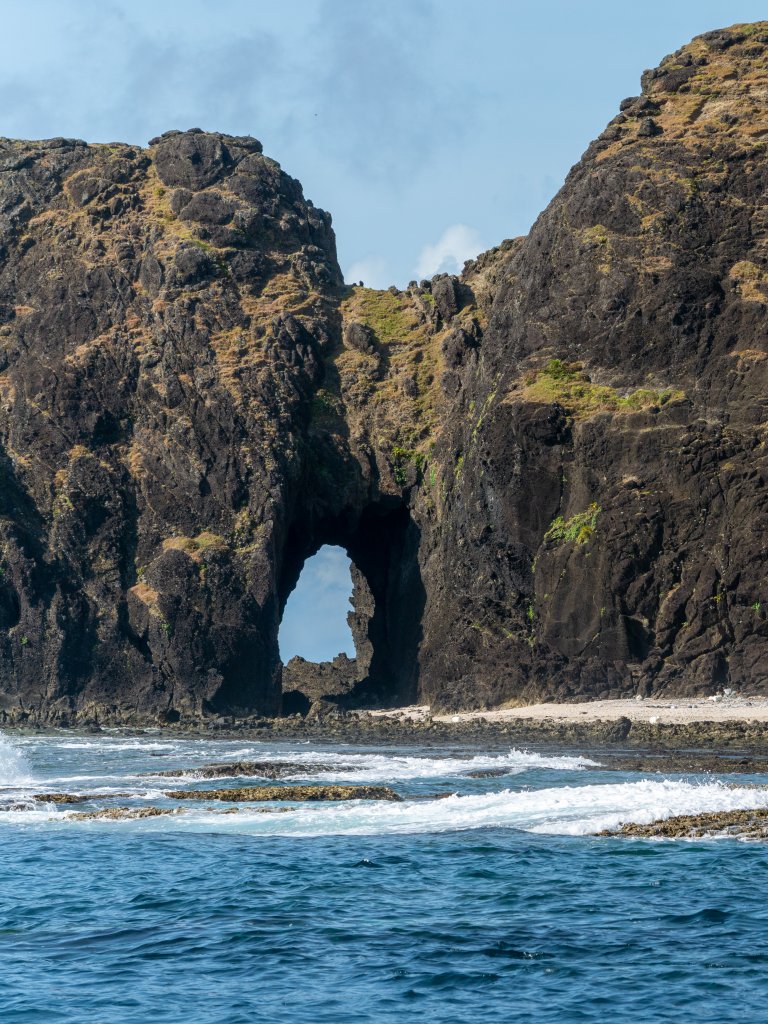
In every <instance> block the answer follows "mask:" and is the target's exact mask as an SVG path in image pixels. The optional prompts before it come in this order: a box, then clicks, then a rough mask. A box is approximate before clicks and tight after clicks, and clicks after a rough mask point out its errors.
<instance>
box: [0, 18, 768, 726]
mask: <svg viewBox="0 0 768 1024" xmlns="http://www.w3.org/2000/svg"><path fill="white" fill-rule="evenodd" d="M766 145H768V22H767V23H759V24H755V25H742V26H735V27H733V28H731V29H727V30H723V31H718V32H712V33H707V34H706V35H704V36H700V37H698V38H697V39H695V40H693V42H692V43H690V44H689V45H687V46H685V47H683V48H682V49H681V50H679V51H677V52H676V53H674V54H672V55H671V56H669V57H667V58H666V59H665V60H664V61H663V62H662V63H661V65H660V67H659V68H657V69H655V70H653V71H647V72H645V73H644V75H643V77H642V92H641V94H640V95H639V96H636V97H631V98H628V99H626V100H624V101H622V102H621V104H620V111H619V113H618V114H617V116H616V117H615V118H614V119H613V121H612V122H611V124H610V125H609V126H608V127H607V129H606V130H605V131H604V132H603V133H602V135H601V136H600V137H599V138H598V139H597V140H595V142H593V143H592V144H591V145H590V146H589V148H588V149H587V151H586V153H585V154H584V156H583V157H582V159H581V160H580V161H579V163H578V164H577V165H576V166H575V167H574V168H573V170H572V171H571V172H570V174H569V175H568V178H567V180H566V182H565V184H564V186H563V188H562V190H561V191H560V192H559V193H558V195H557V196H556V197H555V199H554V200H553V201H552V203H551V204H550V206H549V207H548V208H547V210H545V211H544V213H542V215H541V216H540V217H539V219H538V220H537V222H536V224H535V225H534V226H533V228H532V230H531V232H530V234H529V235H528V236H527V237H526V238H519V239H514V240H511V241H507V242H505V243H503V244H502V245H501V246H499V247H498V248H496V249H493V250H491V251H490V252H488V253H485V254H484V255H482V256H480V257H479V258H478V259H477V260H475V261H473V262H471V263H469V264H467V266H466V267H465V270H464V273H463V274H462V275H461V276H460V277H455V276H450V275H439V276H438V277H436V278H433V279H432V280H431V281H422V282H421V283H416V282H414V283H412V284H411V285H410V286H409V287H408V288H407V289H405V290H398V289H397V288H391V289H389V290H386V291H375V290H373V289H370V288H366V287H364V286H360V285H349V286H348V285H345V284H344V282H343V280H342V276H341V273H340V271H339V267H338V263H337V259H336V251H335V240H334V235H333V230H332V227H331V219H330V217H329V216H328V214H326V213H324V212H323V211H321V210H318V209H317V208H316V207H314V206H313V205H312V203H311V202H310V201H309V200H307V199H305V198H304V196H303V194H302V190H301V187H300V185H299V183H298V182H297V181H295V180H294V179H293V178H291V177H289V176H288V174H286V173H285V172H284V171H283V170H282V169H281V168H280V166H279V165H278V164H277V163H275V161H274V160H271V159H270V158H269V157H267V156H265V155H264V154H263V152H262V147H261V145H260V144H259V143H258V142H257V141H256V140H255V139H253V138H249V137H231V136H225V135H220V134H217V133H210V132H202V131H188V132H168V133H166V134H165V135H163V136H161V137H159V138H157V139H154V140H152V142H151V143H150V145H149V147H148V148H147V149H141V148H138V147H135V146H128V145H122V144H113V145H86V143H84V142H81V141H78V140H71V139H52V140H47V141H43V142H18V141H12V140H8V139H4V140H1V141H0V475H1V476H2V479H1V480H0V704H1V705H2V706H1V708H0V712H1V714H0V717H2V719H3V720H4V721H5V722H6V723H24V722H27V723H30V724H31V723H35V724H46V723H47V724H52V725H57V724H59V725H67V724H73V723H77V722H93V721H98V722H102V723H104V722H115V723H118V724H125V725H132V724H142V723H144V724H146V723H150V722H152V723H168V724H174V723H176V724H184V723H186V724H187V725H190V724H197V725H201V724H205V723H211V722H215V721H222V720H223V719H224V718H226V719H227V720H232V719H233V718H235V717H237V718H242V717H243V716H275V715H278V714H280V713H281V712H282V711H283V710H284V711H285V713H305V712H307V711H310V717H309V721H307V722H305V720H302V723H303V724H304V727H305V728H312V727H313V726H312V720H311V708H312V707H313V706H314V705H316V704H317V703H318V702H320V703H322V702H323V701H325V702H326V704H327V703H331V704H335V705H337V706H340V707H341V708H352V707H356V706H357V707H359V706H365V705H373V704H384V705H398V704H409V703H415V702H420V701H423V702H425V703H429V704H431V705H433V707H435V708H443V709H452V708H484V707H493V706H496V705H498V704H500V703H502V702H505V701H510V700H512V701H517V702H518V703H525V702H532V701H537V700H552V699H560V700H573V699H579V700H584V699H587V698H616V697H622V696H627V695H630V694H635V693H638V692H639V693H641V694H645V695H659V694H662V695H664V694H665V695H670V694H678V695H695V694H709V693H713V692H715V691H716V690H718V689H720V688H722V687H735V688H736V689H747V690H748V691H749V692H752V693H757V694H761V693H763V694H764V693H766V692H768V614H767V613H768V593H767V592H766V590H765V586H766V584H765V579H766V563H767V562H768V552H767V551H766V546H765V539H764V532H765V531H764V523H765V522H766V514H767V513H768V491H767V490H766V473H767V472H768V458H767V456H766V436H767V435H766V430H767V428H768V410H766V394H768V388H767V387H766V383H767V380H768V340H767V338H766V331H765V325H766V312H767V306H768V201H767V200H766V195H768V161H766ZM326 543H332V544H340V545H342V546H343V547H344V548H345V549H346V550H347V551H348V552H349V555H350V557H351V559H352V561H353V563H354V569H353V579H354V594H353V605H354V610H353V612H352V613H351V625H352V632H353V636H354V639H355V643H356V649H357V657H356V658H355V659H337V660H336V662H334V663H329V664H327V665H324V666H320V667H318V666H311V665H309V666H308V663H306V662H305V663H301V662H292V663H291V665H289V666H287V667H285V668H284V667H283V666H282V665H281V663H280V658H279V653H278V645H277V633H278V628H279V624H280V619H281V615H282V611H283V608H284V606H285V602H286V600H287V597H288V595H289V593H290V592H291V590H292V589H293V587H294V586H295V584H296V581H297V579H298V577H299V574H300V572H301V568H302V566H303V564H304V562H305V560H306V558H307V557H309V556H310V555H312V554H313V553H314V552H315V551H317V550H318V548H319V547H320V546H321V545H323V544H326ZM283 721H286V720H285V719H284V720H283ZM349 721H352V720H351V719H349ZM357 725H358V726H359V722H358V723H357ZM296 728H299V725H298V724H297V726H296ZM510 728H512V727H510ZM670 728H671V727H670Z"/></svg>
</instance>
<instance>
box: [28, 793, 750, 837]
mask: <svg viewBox="0 0 768 1024" xmlns="http://www.w3.org/2000/svg"><path fill="white" fill-rule="evenodd" d="M751 808H768V788H759V789H757V788H754V789H752V788H750V789H738V788H731V787H729V786H725V785H723V784H721V783H718V782H708V783H702V784H695V783H689V782H673V781H668V780H667V781H663V782H658V781H651V780H647V779H646V780H642V781H639V782H627V783H617V784H612V785H591V786H562V787H557V788H548V789H540V790H533V789H531V790H525V791H521V792H515V791H513V790H509V789H505V790H502V791H501V792H496V793H488V794H483V795H475V796H450V797H447V798H445V799H442V800H422V801H417V800H413V801H406V802H403V803H388V802H366V801H359V802H357V801H356V802H350V803H341V804H324V805H322V806H318V805H308V804H304V805H300V806H298V807H296V808H295V809H293V810H291V811H289V812H288V813H285V814H264V813H257V812H255V811H249V810H248V809H245V810H244V811H242V812H241V813H239V814H231V815H223V814H220V813H216V812H214V811H212V810H211V809H210V807H206V808H199V809H197V808H194V807H190V808H186V807H185V808H184V813H183V814H180V815H174V816H172V817H170V816H169V817H167V818H166V817H160V818H152V819H145V820H142V821H138V822H132V823H127V822H123V823H118V824H119V825H120V827H128V828H140V829H142V830H144V829H150V830H152V831H156V830H170V829H172V830H174V831H175V830H177V829H183V830H190V831H206V832H227V833H231V832H235V833H247V834H252V835H255V836H258V835H263V836H267V835H271V836H294V837H297V838H299V837H301V838H312V837H320V836H338V835H350V836H352V835H397V834H407V833H435V832H455V831H464V830H469V829H480V828H516V829H521V830H523V831H528V832H535V833H544V834H550V835H572V836H579V835H590V834H592V833H594V832H598V831H601V830H602V829H605V828H617V827H618V826H619V825H621V824H622V823H624V822H636V823H639V824H644V823H648V822H651V821H656V820H659V819H662V818H669V817H673V816H675V815H678V814H700V813H706V812H708V811H724V810H742V809H751ZM67 814H68V812H59V813H58V815H56V817H57V819H58V820H59V821H62V822H65V821H66V817H67ZM8 817H9V818H10V817H14V818H17V819H18V818H21V819H23V820H39V814H38V813H37V812H34V813H32V812H26V811H22V812H18V814H11V815H8ZM87 824H90V823H87ZM107 824H108V825H109V827H116V826H115V823H107Z"/></svg>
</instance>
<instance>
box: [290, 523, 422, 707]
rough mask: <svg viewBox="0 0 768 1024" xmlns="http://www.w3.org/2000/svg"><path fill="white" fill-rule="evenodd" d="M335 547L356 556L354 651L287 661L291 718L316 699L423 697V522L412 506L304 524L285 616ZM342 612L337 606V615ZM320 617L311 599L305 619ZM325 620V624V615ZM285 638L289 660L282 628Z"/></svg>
mask: <svg viewBox="0 0 768 1024" xmlns="http://www.w3.org/2000/svg"><path fill="white" fill-rule="evenodd" d="M329 546H330V547H336V548H341V549H343V551H344V552H345V553H346V556H347V558H348V559H349V562H348V565H349V573H350V577H351V595H350V604H351V609H350V610H348V612H347V623H348V627H349V632H350V634H351V639H352V643H353V645H354V649H353V650H352V651H351V652H350V653H348V652H347V651H341V652H339V653H338V654H337V655H336V656H335V657H333V658H331V659H329V660H325V661H312V660H310V659H309V658H307V657H302V656H294V657H291V658H289V659H287V660H286V658H283V662H284V663H283V667H282V692H283V713H284V714H295V713H301V714H305V713H306V712H307V711H308V710H309V708H310V707H311V705H312V703H314V702H315V701H325V702H328V703H332V704H336V705H338V706H340V707H345V708H353V707H371V706H396V705H399V704H407V703H412V702H413V701H414V700H415V699H416V696H417V692H418V675H419V671H418V653H419V645H420V642H421V634H422V628H421V619H422V613H423V610H424V603H425V596H426V595H425V590H424V586H423V584H422V581H421V573H420V570H419V562H418V549H419V530H418V528H417V526H416V524H415V523H414V522H413V520H412V519H411V516H410V513H409V512H408V509H407V508H405V507H404V506H398V507H395V508H391V507H381V506H370V507H369V508H367V509H366V510H365V511H364V512H363V513H362V514H359V515H357V516H354V515H342V516H339V517H334V518H331V519H323V520H312V519H311V518H302V519H298V520H297V521H296V522H295V523H294V525H293V527H292V528H291V530H290V531H289V534H288V537H287V540H286V544H285V548H284V552H283V566H282V573H281V577H280V595H279V596H280V609H281V619H282V618H283V617H284V615H285V609H286V606H287V603H288V599H289V597H290V596H291V595H292V593H293V592H294V588H296V586H297V583H298V582H299V578H300V577H301V576H302V571H303V570H304V568H305V565H309V563H310V560H311V559H312V557H313V556H315V555H317V553H318V552H320V553H321V554H322V552H323V551H324V550H325V551H327V550H328V548H329ZM326 557H327V556H326ZM336 558H338V555H337V556H336ZM320 592H321V591H320V588H316V589H315V600H317V597H318V596H319V594H320ZM292 604H293V603H292ZM300 607H301V606H300ZM338 611H339V609H338V606H337V607H336V610H335V614H336V616H338ZM315 612H316V609H314V610H313V608H312V603H311V602H306V601H305V602H304V605H303V608H302V614H305V615H308V616H311V615H313V614H314V613H315ZM317 620H318V622H321V621H322V615H318V616H317ZM336 623H337V625H338V618H336ZM298 625H299V628H300V629H301V628H305V629H306V630H307V632H312V630H313V629H314V628H315V627H314V626H312V627H310V626H309V624H308V623H304V624H303V627H302V624H301V623H299V624H298ZM315 625H317V623H316V624H315ZM280 635H281V653H283V654H286V655H287V654H288V653H289V647H288V645H287V644H286V643H285V642H284V641H283V639H282V638H283V633H282V627H281V634H280ZM288 635H290V634H288ZM337 635H338V634H337ZM283 648H285V650H283ZM317 649H319V648H317ZM326 650H327V648H326Z"/></svg>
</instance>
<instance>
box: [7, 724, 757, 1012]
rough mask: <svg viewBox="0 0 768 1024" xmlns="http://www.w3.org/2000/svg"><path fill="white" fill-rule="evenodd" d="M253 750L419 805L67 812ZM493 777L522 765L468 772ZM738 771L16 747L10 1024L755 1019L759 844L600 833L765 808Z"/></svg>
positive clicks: (224, 750)
mask: <svg viewBox="0 0 768 1024" xmlns="http://www.w3.org/2000/svg"><path fill="white" fill-rule="evenodd" d="M244 758H248V759H252V760H284V761H290V762H294V761H299V762H301V763H302V764H305V765H306V769H304V768H297V769H296V770H295V771H294V777H293V778H291V779H289V780H286V781H290V782H298V781H301V782H305V781H306V782H326V781H345V782H371V783H377V784H390V785H392V786H393V787H394V788H395V789H396V790H397V791H398V792H399V793H400V794H401V795H402V796H403V797H404V798H405V800H404V802H403V803H385V802H378V801H377V802H373V803H362V802H360V803H353V804H323V805H314V806H311V805H306V804H304V805H296V806H295V807H294V809H293V810H291V811H289V812H286V813H261V812H260V811H259V809H258V808H257V807H255V806H251V807H250V808H243V809H241V810H240V811H239V812H238V813H234V814H222V813H221V811H222V810H224V809H226V808H225V807H224V806H222V805H217V804H214V803H212V802H211V801H207V802H206V801H198V802H190V803H187V802H184V804H183V811H182V813H179V814H175V815H172V816H168V817H159V818H149V819H144V820H138V821H78V820H73V819H72V818H71V814H72V813H73V811H75V812H76V811H80V810H83V809H84V808H85V809H88V808H98V807H102V806H110V805H115V804H118V805H120V806H131V807H139V806H142V805H145V804H147V803H150V804H153V805H158V806H161V805H170V803H171V802H170V801H169V799H168V798H167V797H165V796H164V795H163V791H164V790H165V789H168V788H182V787H187V788H210V787H215V786H222V785H237V784H242V783H243V782H244V781H245V780H242V779H239V780H238V779H235V780H232V779H230V780H227V781H226V782H222V781H220V780H215V781H205V782H201V781H200V780H199V779H195V778H194V774H193V773H190V774H188V775H187V776H185V777H184V778H182V779H181V780H177V779H173V780H168V779H160V778H157V777H155V778H152V777H151V776H150V777H147V776H145V775H144V773H147V772H152V771H157V770H160V769H168V768H181V767H190V768H193V767H194V766H195V765H202V764H205V763H208V762H213V761H222V760H236V759H244ZM318 762H322V764H321V765H320V766H319V767H318ZM484 769H494V770H505V771H507V772H508V774H506V775H503V776H497V775H494V776H493V777H490V778H488V777H485V778H472V777H470V776H469V775H468V773H469V772H471V771H478V770H480V771H482V770H484ZM248 781H250V783H251V784H258V783H259V782H260V781H264V780H259V779H253V780H248ZM737 781H738V782H739V783H740V784H741V783H744V782H751V783H754V784H755V785H753V786H751V787H748V788H733V787H732V786H730V785H729V784H728V782H729V780H727V779H726V780H724V781H717V780H713V778H712V777H706V778H698V779H697V778H691V777H686V778H681V777H670V778H668V779H664V778H663V777H661V776H655V775H654V776H652V775H643V774H636V775H630V774H627V775H617V774H616V773H615V772H607V771H605V770H603V769H601V768H600V767H599V765H597V764H590V763H589V760H587V759H579V758H577V757H562V756H559V755H542V756H539V755H536V754H526V753H524V752H519V751H503V752H492V753H487V754H484V753H478V752H477V751H474V752H473V751H461V750H457V751H452V752H450V753H447V752H445V751H435V750H434V749H430V750H428V749H421V750H420V749H413V750H398V751H391V750H383V749H379V750H366V751H363V750H360V749H357V748H351V747H337V748H332V749H330V748H318V749H312V748H310V747H309V746H307V745H302V744H299V745H295V746H291V745H289V744H285V745H280V744H271V745H268V744H258V743H249V742H231V743H227V742H209V741H203V740H189V741H182V740H166V739H164V738H160V737H147V738H139V739H135V738H134V739H121V738H119V737H105V736H98V737H85V738H83V737H71V736H69V737H68V736H65V735H58V736H52V737H25V738H16V739H13V740H10V741H9V740H8V739H7V738H6V740H5V741H2V742H0V785H1V786H2V792H0V806H2V807H4V808H5V809H4V810H2V811H0V1020H2V1022H3V1024H5V1022H34V1024H43V1022H45V1024H49V1022H51V1024H55V1022H62V1024H90V1022H98V1024H129V1022H130V1024H134V1022H136V1024H139V1022H141V1024H147V1022H151V1024H160V1022H168V1024H171V1022H172V1024H177V1022H178V1024H182V1022H184V1024H252V1022H262V1021H263V1022H290V1024H298V1022H315V1021H316V1022H323V1024H325V1022H327V1024H344V1022H355V1024H358V1022H379V1021H381V1022H398V1024H400V1022H403V1021H409V1020H416V1019H418V1020H419V1021H423V1022H440V1024H464V1022H467V1024H469V1022H472V1024H477V1022H482V1024H495V1022H497V1021H498V1022H502V1021H503V1022H510V1021H513V1022H516V1021H521V1022H522V1021H526V1022H528V1021H531V1022H534V1021H535V1022H553V1024H554V1022H557V1024H563V1022H566V1024H567V1022H580V1021H586V1022H598V1021H600V1022H605V1021H611V1022H624V1021H632V1022H634V1024H637V1022H644V1024H645V1022H656V1021H673V1020H674V1021H676V1022H680V1021H690V1020H697V1021H701V1022H712V1024H724V1022H731V1021H733V1022H735V1021H740V1022H741V1021H750V1022H753V1021H763V1020H765V1019H766V1018H768V1009H767V1007H768V971H767V970H766V966H767V961H768V949H767V945H766V938H768V909H767V908H766V899H765V895H764V890H765V883H766V867H768V856H767V854H768V851H766V848H765V846H764V845H762V844H758V843H745V842H739V841H736V840H731V839H712V840H705V841H697V842H684V841H649V840H627V839H616V838H598V837H595V836H594V835H592V834H591V833H593V832H594V831H596V830H598V829H599V828H601V827H606V826H608V825H616V824H618V822H620V821H630V820H634V821H648V820H652V819H654V818H657V817H660V816H663V815H669V814H671V813H686V812H688V811H696V810H716V809H720V808H727V807H742V806H743V807H754V806H760V807H765V806H768V788H766V787H768V780H766V779H765V778H759V777H754V778H749V779H745V778H744V777H743V776H742V777H740V778H739V779H738V780H737ZM57 790H58V791H61V792H70V793H72V792H75V793H76V792H83V793H85V792H89V793H92V792H93V791H97V793H98V794H99V795H98V796H95V797H93V798H92V800H91V802H90V803H88V804H84V805H76V806H75V807H74V808H73V807H71V806H67V805H64V806H61V805H55V804H52V803H44V802H41V801H35V800H33V799H31V796H32V794H34V793H42V792H45V793H49V792H54V791H57ZM114 793H120V794H128V795H127V796H126V795H123V796H120V797H117V798H116V797H113V796H111V794H114ZM446 793H451V794H456V795H452V796H448V797H445V794H446Z"/></svg>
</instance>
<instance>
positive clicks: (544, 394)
mask: <svg viewBox="0 0 768 1024" xmlns="http://www.w3.org/2000/svg"><path fill="white" fill-rule="evenodd" d="M515 397H517V398H522V399H524V400H525V401H528V402H538V403H541V404H542V405H554V404H558V405H561V406H562V407H563V408H564V409H565V410H566V411H567V412H568V413H570V415H571V416H573V417H574V418H575V419H586V418H587V417H589V416H594V415H595V413H598V412H613V413H628V412H637V411H638V410H641V409H651V408H654V407H660V406H663V405H667V404H668V403H669V402H672V401H676V400H679V399H681V398H684V397H685V392H683V391H679V390H674V389H672V388H667V389H665V390H663V391H657V390H654V389H652V388H639V389H638V390H637V391H632V392H630V394H628V395H622V394H621V393H620V392H619V391H617V390H616V389H615V388H611V387H608V386H607V385H605V384H593V383H592V381H591V380H590V379H589V377H588V376H587V374H586V373H584V371H583V369H582V365H581V363H566V362H564V361H563V360H562V359H550V361H549V362H548V363H547V365H546V366H545V367H544V368H543V369H542V370H538V371H536V372H535V373H534V374H532V375H531V376H529V377H527V378H526V379H525V382H524V385H523V387H522V389H521V390H519V391H518V392H516V393H515Z"/></svg>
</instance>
